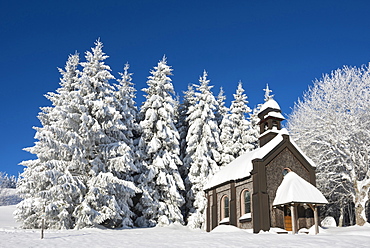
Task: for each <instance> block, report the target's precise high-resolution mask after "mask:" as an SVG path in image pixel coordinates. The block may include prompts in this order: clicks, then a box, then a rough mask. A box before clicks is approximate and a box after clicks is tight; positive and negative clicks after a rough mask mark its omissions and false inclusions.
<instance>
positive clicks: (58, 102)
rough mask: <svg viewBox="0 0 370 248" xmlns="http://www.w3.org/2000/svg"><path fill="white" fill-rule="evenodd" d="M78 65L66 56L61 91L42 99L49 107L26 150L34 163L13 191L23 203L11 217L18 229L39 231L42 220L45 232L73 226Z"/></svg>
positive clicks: (77, 192) (77, 186)
mask: <svg viewBox="0 0 370 248" xmlns="http://www.w3.org/2000/svg"><path fill="white" fill-rule="evenodd" d="M78 63H79V57H78V54H75V55H71V56H69V58H68V61H67V63H66V66H65V70H62V69H59V71H60V73H61V74H62V78H61V80H60V86H61V87H60V88H59V89H57V92H56V93H48V94H47V95H46V97H47V98H48V99H49V100H50V101H51V102H52V104H53V107H43V108H41V112H40V113H39V116H38V118H39V120H40V122H41V124H42V127H34V129H35V130H36V135H35V138H36V139H37V140H38V141H37V142H36V143H35V145H34V146H33V147H30V148H26V149H25V150H26V151H29V152H30V153H33V154H35V155H36V156H37V159H35V160H29V161H24V162H22V163H21V164H22V165H24V166H26V169H25V170H24V172H23V173H22V174H21V179H20V181H19V184H18V191H19V193H20V195H21V196H22V198H23V199H24V200H23V201H22V202H21V203H19V204H18V205H17V210H16V212H15V218H16V219H17V220H18V221H20V222H22V227H23V228H40V227H41V219H42V218H45V226H46V228H56V229H69V228H73V227H74V218H73V216H72V213H73V211H74V209H75V207H76V205H78V204H80V203H81V201H82V197H83V194H84V192H85V186H84V184H83V182H82V181H81V179H80V175H79V173H76V171H75V170H74V168H76V167H79V158H78V154H80V153H81V147H80V142H81V138H80V136H79V135H78V124H77V123H78V122H79V116H78V114H76V113H77V112H78V110H77V107H76V105H75V103H76V101H78V95H77V94H76V87H77V85H78V83H79V75H80V71H78V69H77V67H78Z"/></svg>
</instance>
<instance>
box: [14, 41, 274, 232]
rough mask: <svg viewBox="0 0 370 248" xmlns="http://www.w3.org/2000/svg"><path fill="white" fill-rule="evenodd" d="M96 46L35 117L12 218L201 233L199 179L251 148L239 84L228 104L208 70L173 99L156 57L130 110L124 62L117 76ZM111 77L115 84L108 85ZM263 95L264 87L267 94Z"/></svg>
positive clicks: (252, 129)
mask: <svg viewBox="0 0 370 248" xmlns="http://www.w3.org/2000/svg"><path fill="white" fill-rule="evenodd" d="M106 58H108V56H107V55H106V54H105V53H104V52H103V44H102V42H101V41H100V40H98V41H96V42H95V46H94V47H93V48H92V49H91V51H87V52H86V53H85V61H83V62H81V61H80V56H79V54H77V53H76V54H73V55H70V56H69V58H68V60H67V62H66V65H65V67H64V69H59V72H60V74H61V79H60V87H59V88H58V89H57V90H56V92H49V93H48V94H47V95H46V97H47V98H48V99H49V100H50V101H51V103H52V106H49V107H42V108H41V112H40V113H39V115H38V119H39V120H40V122H41V127H34V129H35V130H36V135H35V139H36V140H37V141H36V142H35V145H34V146H33V147H29V148H25V150H26V151H29V152H30V153H33V154H35V155H36V156H37V158H36V159H34V160H28V161H24V162H22V163H21V164H22V165H24V166H25V167H26V168H25V170H24V172H23V173H22V174H21V178H20V179H19V182H18V192H19V193H20V195H21V196H22V198H23V201H22V202H21V203H19V204H18V205H17V210H16V211H15V217H16V219H17V220H18V221H20V222H22V227H24V228H40V227H41V220H42V218H44V219H45V225H46V227H47V228H56V229H70V228H84V227H89V226H95V225H103V226H106V227H109V228H116V227H133V226H139V227H150V226H156V225H159V226H160V225H169V224H171V223H181V224H186V225H188V226H189V227H191V228H202V226H203V225H204V222H205V219H204V213H205V208H206V198H205V195H204V192H203V186H204V185H205V184H206V183H207V180H208V179H209V178H210V177H211V176H212V175H213V174H214V173H215V172H217V171H218V170H219V169H220V168H221V167H222V166H224V165H226V164H227V163H229V162H230V161H232V160H233V159H234V158H236V157H237V156H239V155H240V154H242V153H244V152H247V151H250V150H252V149H255V148H256V147H257V143H258V128H256V125H257V123H258V117H257V116H256V112H257V111H258V110H257V109H255V110H253V111H252V110H251V109H250V108H249V107H248V105H247V104H248V101H247V96H246V94H245V93H244V89H243V87H242V83H241V82H239V84H238V87H237V90H236V93H235V94H234V100H233V101H232V103H231V106H230V108H228V107H226V106H225V96H224V93H223V91H222V89H221V90H220V93H219V95H218V96H217V97H215V96H214V94H213V93H212V91H211V90H212V86H211V85H209V83H210V80H209V79H208V75H207V72H206V71H204V72H203V75H202V76H201V77H200V79H199V84H197V85H189V87H188V89H187V91H185V92H183V93H184V95H183V97H182V100H181V101H180V100H178V99H177V97H176V93H175V90H174V87H173V84H172V79H171V75H172V68H171V67H170V66H169V65H168V64H167V59H166V57H163V59H162V60H160V61H159V62H158V64H157V66H155V67H154V68H153V69H152V70H151V71H150V76H149V77H148V80H147V87H146V88H144V89H143V91H144V92H145V101H144V102H143V104H142V105H141V106H140V108H138V107H137V105H136V102H135V97H136V89H135V85H134V83H133V82H132V73H130V72H129V65H128V64H126V65H125V67H124V68H123V72H122V73H120V78H119V79H115V78H114V76H113V75H112V74H111V69H110V67H109V66H108V65H107V64H105V62H104V60H105V59H106ZM113 80H114V83H111V82H112V81H113ZM266 92H267V94H269V91H266Z"/></svg>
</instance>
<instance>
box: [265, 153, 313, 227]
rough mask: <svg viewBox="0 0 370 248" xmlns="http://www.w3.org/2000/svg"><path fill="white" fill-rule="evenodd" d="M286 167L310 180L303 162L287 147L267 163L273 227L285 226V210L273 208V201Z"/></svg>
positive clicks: (268, 192)
mask: <svg viewBox="0 0 370 248" xmlns="http://www.w3.org/2000/svg"><path fill="white" fill-rule="evenodd" d="M284 168H290V169H291V170H292V171H294V172H295V173H297V174H298V175H299V176H300V177H302V178H303V179H304V180H306V181H308V182H309V181H310V173H309V171H308V170H307V169H306V168H305V167H304V166H303V165H302V163H301V162H299V160H298V159H297V158H296V156H295V155H294V154H293V153H292V152H291V151H290V150H289V149H288V148H287V147H286V148H285V149H284V150H283V151H282V152H280V153H279V154H278V155H277V156H276V157H275V158H274V159H273V160H272V161H271V162H270V163H268V164H267V165H266V182H267V194H268V196H269V206H270V220H271V226H272V227H280V228H284V222H283V220H284V213H283V211H279V209H273V208H272V203H273V201H274V199H275V196H276V190H277V188H278V187H279V185H280V184H281V182H282V181H283V174H282V171H283V169H284ZM302 224H303V223H302Z"/></svg>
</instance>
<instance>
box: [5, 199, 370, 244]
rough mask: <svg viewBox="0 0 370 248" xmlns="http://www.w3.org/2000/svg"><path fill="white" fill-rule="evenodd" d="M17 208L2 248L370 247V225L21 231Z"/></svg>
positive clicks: (8, 221) (9, 217) (8, 210)
mask: <svg viewBox="0 0 370 248" xmlns="http://www.w3.org/2000/svg"><path fill="white" fill-rule="evenodd" d="M14 210H15V206H14V205H13V206H1V207H0V247H72V248H77V247H89V248H93V247H311V248H312V247H356V248H358V247H370V224H366V225H365V226H363V227H359V226H353V227H341V228H340V227H330V228H326V229H320V231H321V233H320V234H318V235H310V234H297V235H292V234H275V233H274V232H273V231H271V232H268V233H260V234H252V233H251V231H250V230H240V229H237V228H235V227H232V226H219V227H218V228H216V229H215V230H213V231H212V232H210V233H207V232H204V231H200V230H190V229H188V228H186V227H183V226H180V225H172V226H169V227H155V228H135V229H123V230H110V229H98V228H89V229H82V230H46V231H45V238H44V239H40V236H41V235H40V234H41V232H40V230H24V229H19V228H18V226H19V225H18V224H16V223H15V221H14V219H13V217H12V212H13V211H14Z"/></svg>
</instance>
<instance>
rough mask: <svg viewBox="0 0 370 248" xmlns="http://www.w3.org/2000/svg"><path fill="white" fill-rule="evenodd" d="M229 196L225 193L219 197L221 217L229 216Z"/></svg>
mask: <svg viewBox="0 0 370 248" xmlns="http://www.w3.org/2000/svg"><path fill="white" fill-rule="evenodd" d="M229 213H230V207H229V197H228V196H227V195H225V196H223V197H222V198H221V219H225V218H229V216H230V214H229Z"/></svg>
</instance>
